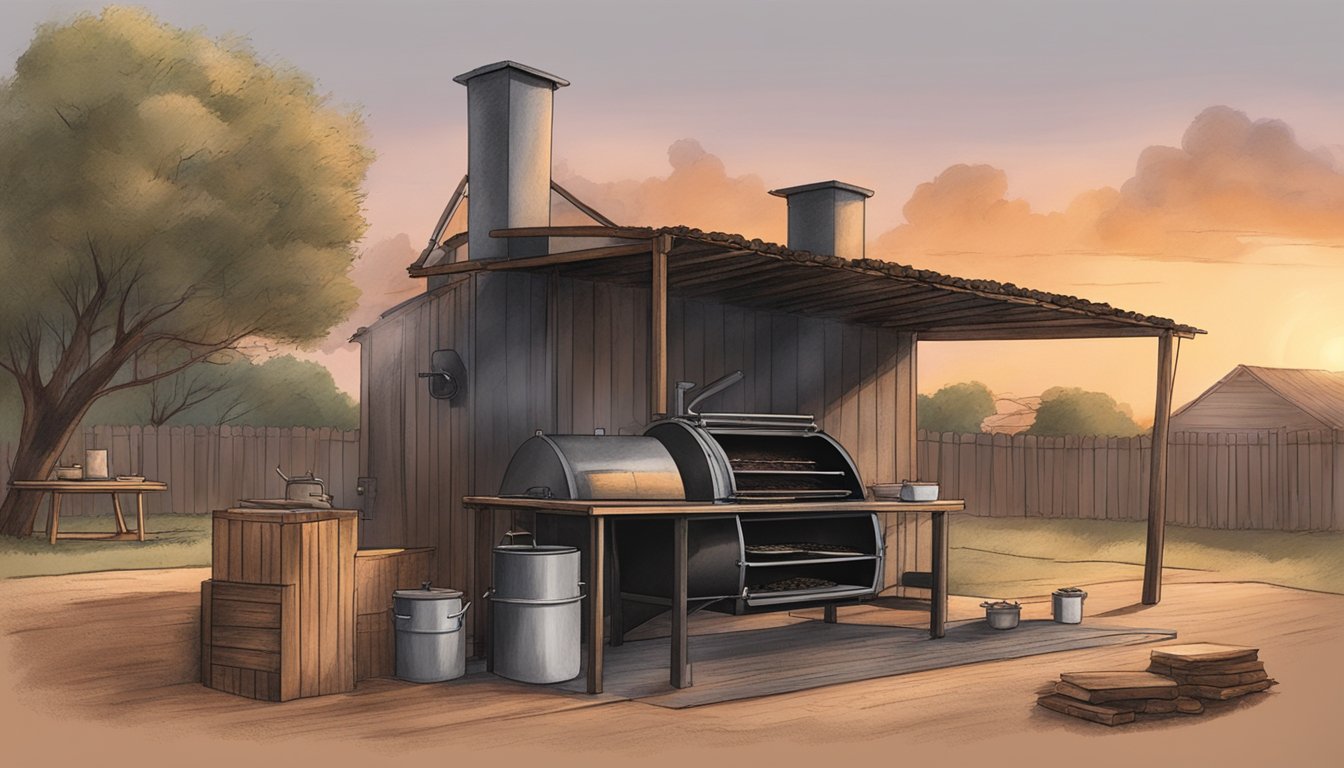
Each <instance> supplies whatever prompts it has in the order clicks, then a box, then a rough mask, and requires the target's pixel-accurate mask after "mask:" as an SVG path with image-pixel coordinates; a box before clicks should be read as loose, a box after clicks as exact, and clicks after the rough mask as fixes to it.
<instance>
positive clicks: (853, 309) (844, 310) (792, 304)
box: [410, 225, 1204, 341]
mask: <svg viewBox="0 0 1344 768" xmlns="http://www.w3.org/2000/svg"><path fill="white" fill-rule="evenodd" d="M490 234H491V236H492V237H549V238H552V247H551V253H549V254H547V255H544V256H535V257H531V258H515V259H507V260H505V259H496V260H482V259H476V260H468V261H449V262H447V263H438V264H427V263H425V262H424V260H423V259H422V260H421V261H419V262H417V263H416V264H414V265H412V266H411V267H410V273H411V276H412V277H430V276H434V275H453V274H464V273H470V272H477V271H496V270H528V271H548V272H549V271H555V272H558V273H559V274H561V275H563V276H568V277H576V278H580V279H586V280H594V281H601V282H616V283H631V284H639V283H647V282H648V281H649V280H650V277H651V259H650V258H649V256H650V254H651V253H652V252H653V248H654V242H655V240H656V239H658V238H660V237H665V238H668V239H669V241H670V243H671V245H670V248H669V250H668V259H667V265H668V285H667V287H668V292H669V293H670V294H672V295H674V296H681V297H683V298H697V299H707V300H713V301H718V302H721V303H725V304H733V305H738V306H748V307H756V308H762V309H770V310H777V311H784V312H792V313H796V314H803V315H814V316H823V317H830V318H835V319H838V320H841V321H843V322H847V323H852V324H857V325H871V326H878V327H884V328H894V329H900V330H906V331H915V332H917V333H919V336H920V338H921V339H922V340H928V341H954V340H1000V339H1048V338H1094V337H1100V336H1159V335H1161V334H1163V333H1172V334H1175V335H1177V336H1182V337H1186V338H1189V337H1192V336H1194V334H1197V333H1204V331H1202V330H1200V329H1199V328H1195V327H1193V326H1189V325H1183V324H1180V323H1177V322H1176V321H1174V320H1170V319H1167V318H1164V317H1154V316H1152V315H1144V314H1140V313H1137V312H1129V311H1126V310H1123V309H1117V308H1115V307H1112V306H1111V305H1109V304H1101V303H1097V302H1092V301H1088V300H1086V299H1080V298H1078V297H1076V296H1065V295H1061V294H1055V293H1047V292H1044V291H1034V290H1030V289H1027V288H1021V287H1018V286H1016V285H1013V284H1012V283H999V282H996V281H993V280H968V279H965V278H959V277H953V276H951V275H945V274H942V273H940V272H934V271H932V270H927V269H916V268H914V267H909V266H905V265H903V264H897V263H894V262H889V261H882V260H879V259H853V260H851V259H843V258H840V257H837V256H828V255H824V254H818V253H811V252H809V251H797V250H792V249H789V248H786V247H784V246H782V245H778V244H776V243H769V242H765V241H762V240H748V239H747V238H745V237H743V236H741V235H733V234H727V233H723V232H704V231H701V230H699V229H693V228H690V227H681V226H677V227H658V228H652V227H621V226H605V225H602V226H577V227H575V226H571V227H529V228H518V229H501V230H495V231H493V232H491V233H490ZM466 240H467V238H466V233H459V234H458V235H454V236H453V237H452V238H450V239H449V241H448V243H445V245H448V244H449V243H462V244H464V243H465V242H466ZM567 244H575V245H580V246H590V247H577V248H575V249H572V250H564V249H563V248H559V247H557V245H567Z"/></svg>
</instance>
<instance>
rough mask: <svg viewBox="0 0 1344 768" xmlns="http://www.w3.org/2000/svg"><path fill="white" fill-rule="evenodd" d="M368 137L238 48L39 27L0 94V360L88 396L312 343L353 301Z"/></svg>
mask: <svg viewBox="0 0 1344 768" xmlns="http://www.w3.org/2000/svg"><path fill="white" fill-rule="evenodd" d="M364 139H365V131H364V128H363V125H362V122H361V119H360V117H359V116H358V115H357V114H353V113H351V112H348V111H345V110H342V109H336V108H333V107H332V106H331V105H329V104H328V103H327V99H326V97H325V96H323V95H321V94H319V93H318V92H317V91H316V89H315V87H314V84H313V82H312V80H310V79H309V78H308V77H307V76H305V75H303V74H301V73H299V72H296V71H294V70H291V69H285V68H276V67H273V66H271V65H269V64H267V63H265V62H262V61H261V60H260V59H259V58H258V57H257V55H256V54H255V53H254V52H253V51H251V50H250V49H248V48H247V47H246V46H245V45H244V44H242V43H240V42H236V41H228V42H222V41H216V40H212V39H210V38H207V37H206V36H205V35H204V34H203V33H202V32H200V31H185V30H180V29H176V28H174V27H171V26H169V25H166V24H162V23H160V22H158V21H157V20H155V19H154V18H153V17H152V16H151V15H149V14H148V13H147V12H145V11H142V10H139V9H128V8H117V7H112V8H108V9H107V10H105V11H103V12H102V13H101V14H100V15H97V16H94V15H87V14H86V15H81V16H78V17H76V18H75V19H74V20H73V21H71V22H69V23H67V24H48V25H44V26H42V27H41V28H39V30H38V32H37V35H36V37H35V38H34V40H33V42H32V44H31V46H30V47H29V49H28V50H27V52H25V53H24V54H23V56H21V57H20V58H19V60H18V62H17V64H16V66H15V74H14V76H13V77H12V78H11V79H9V80H8V81H6V82H4V83H3V84H0V270H2V271H3V273H4V274H5V275H6V276H7V277H6V279H5V280H4V281H0V351H3V352H5V353H7V354H8V359H6V358H5V356H4V355H3V354H0V363H4V364H7V366H8V367H10V368H11V369H19V370H21V369H22V368H23V366H24V365H25V364H26V362H27V361H28V360H29V359H31V358H37V359H38V360H39V362H40V370H41V371H42V372H43V373H44V374H46V375H47V376H48V377H49V380H48V381H44V382H41V384H43V385H47V384H51V385H56V388H57V389H58V390H66V389H67V388H68V389H69V390H71V391H73V392H75V393H77V394H79V395H81V396H82V395H83V394H84V393H85V391H86V390H88V391H89V392H90V394H92V395H93V396H97V395H100V394H103V393H105V392H107V391H110V390H112V389H114V388H115V387H116V386H119V385H134V384H136V383H137V382H138V381H140V380H145V379H148V378H149V377H151V376H152V375H154V374H155V373H161V372H162V371H163V370H164V367H165V366H166V365H171V366H176V365H177V364H179V363H181V362H182V361H186V362H188V363H189V362H190V361H192V360H194V359H198V358H201V357H204V356H206V355H208V354H210V353H212V352H213V351H214V350H219V349H226V348H228V347H231V346H234V345H235V344H237V343H238V342H239V341H241V340H244V339H248V338H253V337H264V338H268V339H272V340H276V341H280V342H285V343H294V344H312V343H315V342H317V341H318V340H320V339H321V338H322V337H323V336H324V335H325V333H326V331H327V329H329V328H330V327H331V326H332V325H334V324H335V323H337V322H339V321H340V320H341V319H342V318H343V317H345V316H346V315H347V314H348V313H349V312H350V310H351V309H352V308H353V307H354V305H355V302H356V299H357V298H358V289H356V288H355V286H354V284H353V283H352V282H351V280H350V279H349V277H348V274H347V273H348V271H349V269H350V266H351V262H352V261H353V259H354V257H355V252H354V250H353V245H352V244H353V243H354V242H355V241H357V240H358V239H359V238H360V237H361V236H362V235H363V232H364V229H365V226H366V223H365V221H364V218H363V215H362V213H361V205H362V201H363V195H362V192H361V191H360V187H361V184H362V183H363V179H364V174H365V171H366V169H367V167H368V165H369V163H370V162H371V154H370V152H369V151H368V150H367V149H365V147H364V146H363V141H364ZM72 350H73V352H74V353H75V356H76V357H77V358H78V359H79V360H83V361H84V362H82V363H78V364H76V363H72V362H70V361H69V360H67V358H69V357H70V354H69V353H70V352H71V351H72ZM165 361H171V362H165ZM109 368H110V375H107V376H104V374H108V373H109V370H108V369H109ZM89 371H93V372H94V373H95V374H96V377H100V378H103V379H104V381H103V383H102V384H100V385H99V386H97V387H92V388H90V387H86V386H77V384H79V382H75V379H77V378H78V377H79V375H81V374H82V373H84V372H89ZM15 375H16V377H17V376H18V375H19V374H18V373H17V372H16V373H15ZM83 383H84V384H89V383H90V382H83ZM25 386H26V384H25ZM65 395H66V391H55V392H50V393H48V397H47V400H48V401H52V400H64V398H65Z"/></svg>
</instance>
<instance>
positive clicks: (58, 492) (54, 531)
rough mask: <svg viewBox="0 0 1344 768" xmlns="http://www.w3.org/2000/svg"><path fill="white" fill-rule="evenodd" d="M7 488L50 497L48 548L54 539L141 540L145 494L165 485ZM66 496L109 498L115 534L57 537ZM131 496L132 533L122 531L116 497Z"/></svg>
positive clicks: (44, 483) (22, 483)
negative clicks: (114, 514) (90, 495)
mask: <svg viewBox="0 0 1344 768" xmlns="http://www.w3.org/2000/svg"><path fill="white" fill-rule="evenodd" d="M9 485H10V487H11V488H16V489H18V490H23V491H38V492H40V493H50V494H51V508H50V510H48V512H47V537H48V539H49V540H50V541H51V543H52V544H55V543H56V540H57V539H102V540H111V541H144V540H145V494H146V493H159V492H162V491H166V490H168V484H167V483H160V482H155V481H153V480H148V481H146V480H140V481H136V482H131V481H129V480H11V481H10V482H9ZM67 493H106V494H107V495H109V496H111V497H112V510H113V511H114V512H115V513H116V518H117V520H116V522H117V530H116V532H114V533H74V532H70V533H58V527H59V525H60V520H61V496H62V495H64V494H67ZM122 493H134V494H135V520H136V526H135V530H134V531H132V530H129V529H127V527H126V518H125V517H124V516H123V515H122V514H121V498H120V497H119V496H118V494H122Z"/></svg>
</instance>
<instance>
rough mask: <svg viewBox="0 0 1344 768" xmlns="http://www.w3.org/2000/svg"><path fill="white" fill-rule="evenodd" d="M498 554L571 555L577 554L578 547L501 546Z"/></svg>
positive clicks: (556, 545)
mask: <svg viewBox="0 0 1344 768" xmlns="http://www.w3.org/2000/svg"><path fill="white" fill-rule="evenodd" d="M494 551H496V552H498V553H500V554H505V555H569V554H574V553H577V552H578V551H579V550H578V548H577V547H565V546H561V545H559V544H538V545H536V546H533V545H531V544H500V545H499V546H497V547H495V550H494Z"/></svg>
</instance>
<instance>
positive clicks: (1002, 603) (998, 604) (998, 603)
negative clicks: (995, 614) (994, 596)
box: [980, 600, 1022, 610]
mask: <svg viewBox="0 0 1344 768" xmlns="http://www.w3.org/2000/svg"><path fill="white" fill-rule="evenodd" d="M980 607H981V608H989V609H990V610H996V609H1002V608H1021V607H1022V604H1021V603H1010V602H1008V601H1007V600H995V601H994V602H992V603H981V604H980Z"/></svg>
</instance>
